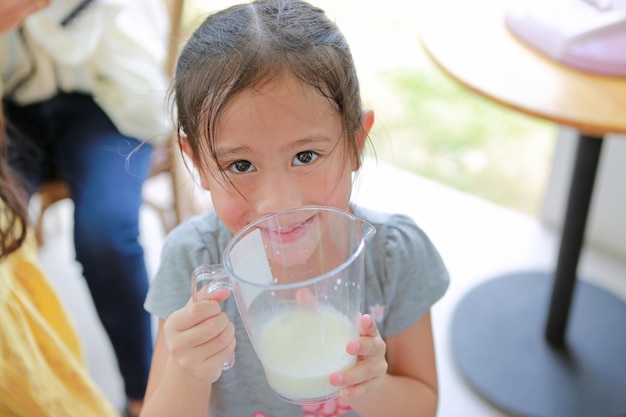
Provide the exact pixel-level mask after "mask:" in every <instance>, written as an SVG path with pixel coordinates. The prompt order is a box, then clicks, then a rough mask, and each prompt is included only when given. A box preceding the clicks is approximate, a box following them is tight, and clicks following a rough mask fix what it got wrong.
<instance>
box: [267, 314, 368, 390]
mask: <svg viewBox="0 0 626 417" xmlns="http://www.w3.org/2000/svg"><path fill="white" fill-rule="evenodd" d="M356 337H357V333H356V330H355V327H354V325H352V324H351V323H350V322H349V321H348V319H347V318H346V317H345V316H342V315H340V314H339V313H337V312H335V311H328V310H326V311H315V310H301V309H300V310H291V311H288V312H286V313H284V314H281V315H279V316H277V317H275V318H272V319H271V320H270V321H269V323H267V324H266V325H265V326H264V327H263V329H262V330H261V336H260V337H259V346H258V355H259V357H260V358H261V361H262V362H263V365H264V367H265V375H266V377H267V381H268V382H269V384H270V385H271V386H272V388H274V390H275V391H276V392H277V393H279V394H280V395H282V396H284V397H287V398H291V399H313V398H320V397H325V396H328V395H329V394H332V393H334V392H336V391H337V390H338V388H337V387H334V386H332V385H330V382H329V377H330V374H331V373H333V372H336V371H343V370H346V369H349V368H351V367H353V366H354V364H355V363H356V357H355V356H352V355H349V354H348V353H346V345H347V343H348V341H350V340H352V339H355V338H356Z"/></svg>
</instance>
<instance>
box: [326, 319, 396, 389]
mask: <svg viewBox="0 0 626 417" xmlns="http://www.w3.org/2000/svg"><path fill="white" fill-rule="evenodd" d="M360 324H361V334H360V337H359V339H357V340H352V341H350V342H349V343H348V345H347V347H346V351H347V352H348V353H349V354H351V355H355V356H357V364H356V365H355V366H354V367H353V368H352V369H349V370H347V371H343V372H335V373H334V374H332V375H331V376H330V383H331V384H332V385H334V386H338V387H344V388H342V389H341V390H340V391H339V396H340V397H341V398H345V399H353V398H358V397H362V396H364V395H366V394H368V393H371V392H373V391H375V390H376V389H378V387H379V386H380V385H381V384H382V377H383V376H385V374H386V373H387V360H386V359H385V352H386V345H385V341H384V340H383V339H382V337H380V334H379V333H378V329H377V328H376V323H375V322H374V320H373V319H372V318H371V317H370V315H369V314H365V315H363V316H361V321H360Z"/></svg>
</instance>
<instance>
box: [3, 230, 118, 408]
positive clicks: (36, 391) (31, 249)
mask: <svg viewBox="0 0 626 417" xmlns="http://www.w3.org/2000/svg"><path fill="white" fill-rule="evenodd" d="M0 416H2V417H39V416H42V417H57V416H58V417H85V416H103V417H119V414H118V413H117V412H116V411H115V409H114V408H113V406H112V405H111V404H110V403H109V402H108V401H107V399H106V398H105V397H104V395H103V394H102V393H101V392H100V390H99V389H98V387H97V385H96V384H95V383H94V382H93V380H92V379H91V377H90V375H89V373H88V371H87V368H86V363H85V362H84V359H83V356H82V352H81V347H80V343H79V340H78V337H77V334H76V332H75V330H74V327H73V326H72V323H71V322H70V320H69V317H68V315H67V313H66V311H65V310H64V309H63V306H62V305H61V303H60V300H59V298H58V296H57V294H56V292H55V291H54V289H53V288H52V287H51V285H50V283H49V282H48V280H47V279H46V277H45V276H44V275H43V273H42V271H41V268H40V266H39V264H38V261H37V248H36V243H35V241H34V239H33V237H32V236H29V238H28V240H27V241H26V242H25V244H24V245H23V246H22V247H21V248H20V249H19V250H17V251H16V252H14V253H12V254H11V255H9V257H8V258H6V259H5V260H3V261H1V262H0Z"/></svg>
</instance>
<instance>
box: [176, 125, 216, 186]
mask: <svg viewBox="0 0 626 417" xmlns="http://www.w3.org/2000/svg"><path fill="white" fill-rule="evenodd" d="M178 143H179V144H180V148H181V149H182V150H183V153H184V154H185V155H187V157H189V159H190V160H191V162H192V163H193V165H194V167H195V168H196V170H197V171H198V176H199V177H200V185H201V186H202V188H204V189H205V190H207V191H208V190H209V183H208V182H207V181H206V179H205V173H204V170H202V169H201V167H200V164H199V162H198V159H196V158H195V156H194V154H193V150H192V149H191V145H189V141H188V140H187V136H182V135H181V136H179V137H178Z"/></svg>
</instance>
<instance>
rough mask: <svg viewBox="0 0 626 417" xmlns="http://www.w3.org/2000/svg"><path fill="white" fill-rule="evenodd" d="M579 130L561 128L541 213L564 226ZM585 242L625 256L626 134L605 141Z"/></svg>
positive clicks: (625, 258)
mask: <svg viewBox="0 0 626 417" xmlns="http://www.w3.org/2000/svg"><path fill="white" fill-rule="evenodd" d="M625 117H626V116H625ZM575 138H576V132H575V131H574V130H572V129H569V128H561V129H559V133H558V138H557V145H556V148H555V152H554V161H553V166H552V172H551V174H550V177H549V179H548V185H547V189H546V194H545V199H544V204H543V207H542V211H541V213H540V216H541V219H542V220H543V221H545V222H546V223H547V224H549V225H552V226H554V227H557V228H561V225H562V222H563V217H564V213H565V205H566V203H567V194H568V190H569V183H570V176H571V170H572V165H573V162H574V156H575V152H576V142H577V141H576V140H575ZM585 238H586V244H587V245H591V246H594V247H595V248H597V249H599V250H602V251H605V252H608V253H609V254H611V255H614V256H617V257H618V258H620V259H622V260H626V136H624V135H609V136H607V138H606V139H605V141H604V145H603V147H602V154H601V156H600V165H599V167H598V173H597V176H596V183H595V187H594V191H593V197H592V201H591V206H590V211H589V219H588V221H587V231H586V235H585Z"/></svg>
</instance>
